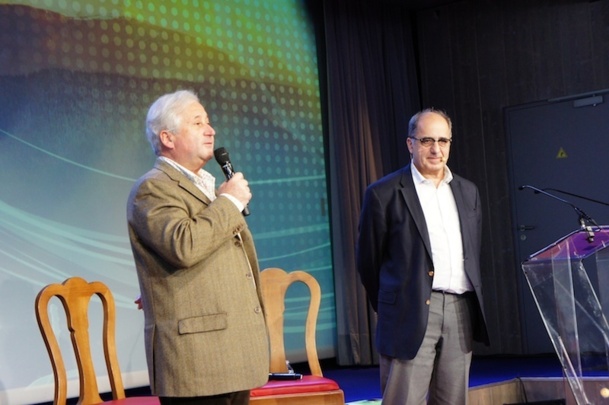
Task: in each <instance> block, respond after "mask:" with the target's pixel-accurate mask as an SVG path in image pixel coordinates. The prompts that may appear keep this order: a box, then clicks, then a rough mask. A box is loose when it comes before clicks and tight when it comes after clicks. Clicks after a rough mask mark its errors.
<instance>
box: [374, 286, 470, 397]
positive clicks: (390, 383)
mask: <svg viewBox="0 0 609 405" xmlns="http://www.w3.org/2000/svg"><path fill="white" fill-rule="evenodd" d="M472 301H473V300H472V298H471V294H469V293H468V294H464V295H454V294H445V293H442V292H433V293H432V295H431V302H430V307H429V320H428V323H427V330H426V332H425V337H424V338H423V343H422V344H421V347H420V348H419V351H418V352H417V355H416V356H415V358H414V359H412V360H400V359H397V358H392V357H388V356H384V355H381V356H380V375H381V392H382V393H383V402H382V403H383V404H384V405H421V404H433V405H440V404H442V405H466V404H467V396H468V388H469V368H470V364H471V359H472V315H471V314H472V305H473V302H472Z"/></svg>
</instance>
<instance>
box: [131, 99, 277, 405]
mask: <svg viewBox="0 0 609 405" xmlns="http://www.w3.org/2000/svg"><path fill="white" fill-rule="evenodd" d="M146 134H147V137H148V140H149V141H150V144H151V145H152V149H153V150H154V152H155V154H156V155H157V156H158V158H157V161H156V163H155V165H154V168H153V169H152V170H150V171H149V172H148V173H146V174H145V175H144V176H142V177H141V178H140V179H139V180H138V181H137V182H136V183H135V185H134V186H133V189H132V191H131V194H130V195H129V200H128V204H127V220H128V228H129V238H130V241H131V247H132V250H133V255H134V258H135V264H136V268H137V275H138V280H139V284H140V289H141V305H142V307H143V309H144V315H145V346H146V358H147V362H148V372H149V377H150V387H151V390H152V393H153V394H155V395H158V396H159V397H160V398H161V403H162V404H247V403H249V390H250V389H252V388H255V387H257V386H260V385H263V384H264V383H265V382H266V381H267V378H268V370H269V349H268V336H267V329H266V323H265V319H264V312H263V305H262V298H261V292H260V281H259V267H258V261H257V257H256V251H255V248H254V243H253V241H252V235H251V233H250V231H249V230H248V226H247V223H246V222H245V219H244V217H243V215H242V213H241V211H242V210H243V208H244V207H245V206H247V204H248V202H249V200H250V199H251V197H252V195H251V192H250V189H249V187H248V183H247V181H246V180H245V179H244V177H243V175H242V174H241V173H236V174H235V175H234V176H233V177H232V178H231V179H230V180H229V181H226V182H224V183H222V184H221V185H220V187H219V188H218V189H217V190H215V185H214V178H213V176H212V175H211V174H209V173H208V172H206V171H204V170H203V169H202V168H203V166H204V165H205V164H206V163H207V162H208V161H209V160H210V159H211V158H212V157H213V151H214V138H215V131H214V129H213V128H212V127H211V125H210V122H209V118H208V116H207V112H206V111H205V109H204V107H203V106H202V105H201V103H200V102H199V100H198V98H197V96H196V95H195V94H194V93H192V92H190V91H178V92H175V93H172V94H167V95H164V96H162V97H160V98H159V99H158V100H157V101H155V103H153V104H152V106H151V107H150V110H149V112H148V116H147V119H146Z"/></svg>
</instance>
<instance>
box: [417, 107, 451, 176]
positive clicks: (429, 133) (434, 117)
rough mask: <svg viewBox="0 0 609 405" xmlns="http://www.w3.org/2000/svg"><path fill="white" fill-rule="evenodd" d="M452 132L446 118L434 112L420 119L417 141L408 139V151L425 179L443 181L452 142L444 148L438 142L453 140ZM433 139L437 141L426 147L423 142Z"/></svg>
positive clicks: (447, 143)
mask: <svg viewBox="0 0 609 405" xmlns="http://www.w3.org/2000/svg"><path fill="white" fill-rule="evenodd" d="M451 136H452V135H451V131H450V127H449V126H448V122H447V121H446V119H444V117H442V116H441V115H439V114H436V113H434V112H428V113H425V114H423V115H422V116H421V117H420V118H419V123H418V126H417V131H416V132H415V134H414V137H415V138H416V139H412V138H408V140H407V145H408V150H409V151H410V153H411V154H412V161H413V163H414V165H415V166H416V168H417V170H418V171H419V172H420V173H421V174H422V175H423V177H425V178H435V179H441V178H443V177H444V167H446V162H447V161H448V155H449V153H450V142H445V143H446V144H445V145H444V146H442V145H441V143H440V142H437V141H438V140H446V139H451ZM425 138H432V139H434V140H435V141H434V142H433V143H431V144H430V145H424V144H423V143H421V140H423V139H425Z"/></svg>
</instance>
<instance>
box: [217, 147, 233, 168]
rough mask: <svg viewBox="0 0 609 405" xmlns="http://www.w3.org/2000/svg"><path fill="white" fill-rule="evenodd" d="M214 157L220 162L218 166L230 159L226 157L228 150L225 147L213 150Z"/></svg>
mask: <svg viewBox="0 0 609 405" xmlns="http://www.w3.org/2000/svg"><path fill="white" fill-rule="evenodd" d="M214 157H215V158H216V162H218V163H219V164H220V166H223V165H225V164H226V163H228V162H229V161H230V158H229V157H228V151H227V150H226V149H225V148H218V149H216V150H215V151H214Z"/></svg>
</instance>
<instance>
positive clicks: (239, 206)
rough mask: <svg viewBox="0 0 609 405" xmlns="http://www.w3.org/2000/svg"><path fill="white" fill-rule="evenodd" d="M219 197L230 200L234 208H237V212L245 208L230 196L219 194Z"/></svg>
mask: <svg viewBox="0 0 609 405" xmlns="http://www.w3.org/2000/svg"><path fill="white" fill-rule="evenodd" d="M220 197H226V198H228V199H229V200H231V201H232V203H233V204H235V207H237V209H238V210H239V211H243V209H244V208H245V205H243V204H241V201H239V200H237V199H236V198H235V197H233V196H232V195H230V194H226V193H222V194H220Z"/></svg>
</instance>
